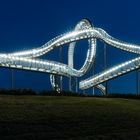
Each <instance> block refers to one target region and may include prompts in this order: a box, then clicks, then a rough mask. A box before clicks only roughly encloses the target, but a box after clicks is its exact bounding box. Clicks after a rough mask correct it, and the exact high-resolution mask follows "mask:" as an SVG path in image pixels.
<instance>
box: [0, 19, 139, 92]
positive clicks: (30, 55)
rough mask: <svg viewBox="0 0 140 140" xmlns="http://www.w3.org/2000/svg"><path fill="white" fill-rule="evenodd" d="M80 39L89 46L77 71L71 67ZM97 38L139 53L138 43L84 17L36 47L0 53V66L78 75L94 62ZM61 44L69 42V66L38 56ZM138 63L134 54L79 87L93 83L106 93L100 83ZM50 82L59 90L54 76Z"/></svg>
mask: <svg viewBox="0 0 140 140" xmlns="http://www.w3.org/2000/svg"><path fill="white" fill-rule="evenodd" d="M83 39H87V41H88V43H89V46H88V50H87V55H86V59H85V62H84V64H83V66H82V67H81V68H80V69H79V70H77V69H75V68H74V67H73V63H74V61H73V55H74V48H75V46H76V41H79V40H83ZM97 39H98V40H101V41H102V42H104V43H106V44H108V45H110V46H112V47H115V48H118V49H122V50H125V51H128V52H131V53H136V54H140V46H138V45H134V44H130V43H126V42H123V41H120V40H117V39H115V38H113V37H112V36H110V35H109V34H107V33H106V32H105V31H104V30H103V29H101V28H95V27H93V26H92V25H91V23H90V22H89V21H88V20H87V19H83V20H81V21H80V22H79V23H78V24H77V25H76V27H75V29H74V30H73V31H72V32H68V33H66V34H62V35H60V36H57V37H55V38H54V39H52V40H50V41H49V42H47V43H46V44H44V45H43V46H41V47H39V48H35V49H31V50H26V51H20V52H14V53H7V54H3V53H0V66H2V67H8V68H16V69H23V70H31V71H38V72H46V73H50V74H56V75H62V76H67V77H70V76H72V77H81V76H83V75H84V74H85V73H87V72H88V70H89V69H90V68H91V66H92V64H93V63H94V61H95V56H96V40H97ZM64 44H69V49H68V65H66V64H62V63H59V62H56V61H48V60H41V59H39V58H38V57H39V56H41V55H44V54H47V53H48V52H50V51H52V50H54V49H56V48H58V47H60V46H63V45H64ZM139 66H140V57H137V58H135V59H132V60H129V61H126V62H124V63H122V64H119V65H117V66H114V67H112V68H109V69H107V70H105V71H103V72H101V73H99V74H96V75H93V76H92V77H90V78H88V79H85V80H82V81H80V83H79V87H80V89H88V88H91V87H93V86H96V87H97V88H99V89H101V90H102V91H103V93H105V92H104V91H105V87H104V86H103V85H100V84H101V83H103V82H105V81H107V80H110V79H112V78H115V77H117V76H120V75H122V74H125V73H127V72H130V71H132V70H134V69H137V68H139ZM50 81H51V84H52V86H53V87H55V88H57V91H60V89H59V86H58V84H57V83H56V82H55V76H54V75H51V76H50Z"/></svg>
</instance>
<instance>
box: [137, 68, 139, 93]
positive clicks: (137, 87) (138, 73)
mask: <svg viewBox="0 0 140 140" xmlns="http://www.w3.org/2000/svg"><path fill="white" fill-rule="evenodd" d="M138 95H139V71H138V69H137V70H136V96H138Z"/></svg>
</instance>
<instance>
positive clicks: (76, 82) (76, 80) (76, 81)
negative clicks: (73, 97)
mask: <svg viewBox="0 0 140 140" xmlns="http://www.w3.org/2000/svg"><path fill="white" fill-rule="evenodd" d="M75 84H76V93H78V79H77V77H75Z"/></svg>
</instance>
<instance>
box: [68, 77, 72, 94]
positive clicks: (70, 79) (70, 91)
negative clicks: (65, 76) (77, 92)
mask: <svg viewBox="0 0 140 140" xmlns="http://www.w3.org/2000/svg"><path fill="white" fill-rule="evenodd" d="M69 91H70V92H72V89H71V76H70V77H69Z"/></svg>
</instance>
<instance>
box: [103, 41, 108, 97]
mask: <svg viewBox="0 0 140 140" xmlns="http://www.w3.org/2000/svg"><path fill="white" fill-rule="evenodd" d="M106 69H107V46H106V44H105V43H104V70H106ZM107 86H108V85H107V81H106V82H105V88H106V90H105V95H107V94H108V89H107Z"/></svg>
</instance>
